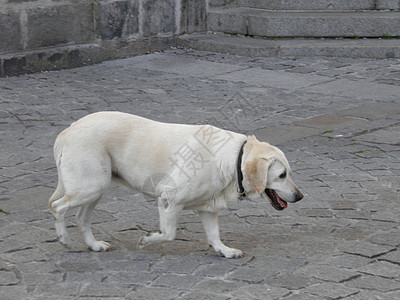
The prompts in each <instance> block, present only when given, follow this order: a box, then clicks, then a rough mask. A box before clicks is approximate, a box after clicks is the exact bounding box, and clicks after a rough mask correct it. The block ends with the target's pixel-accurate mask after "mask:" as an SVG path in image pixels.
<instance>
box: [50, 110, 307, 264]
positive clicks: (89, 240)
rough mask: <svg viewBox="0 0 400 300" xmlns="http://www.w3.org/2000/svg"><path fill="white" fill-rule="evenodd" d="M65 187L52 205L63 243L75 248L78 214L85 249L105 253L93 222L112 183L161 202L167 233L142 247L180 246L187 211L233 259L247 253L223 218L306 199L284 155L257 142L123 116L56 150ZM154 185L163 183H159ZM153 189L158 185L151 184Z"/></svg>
mask: <svg viewBox="0 0 400 300" xmlns="http://www.w3.org/2000/svg"><path fill="white" fill-rule="evenodd" d="M54 156H55V160H56V163H57V169H58V186H57V189H56V191H55V192H54V194H53V195H52V196H51V198H50V200H49V205H50V208H51V211H52V213H53V215H54V217H55V219H56V222H55V224H56V230H57V235H58V238H59V240H60V242H61V243H63V244H65V245H68V243H69V238H68V233H67V229H66V225H65V221H64V217H65V214H66V212H67V211H68V210H69V209H70V208H74V207H78V208H79V209H78V212H77V215H76V217H77V221H78V224H79V227H80V229H81V231H82V233H83V236H84V239H85V243H86V245H87V246H88V247H89V248H90V249H91V250H93V251H106V250H109V249H110V244H109V243H107V242H103V241H96V240H95V238H94V237H93V234H92V230H91V227H90V224H91V215H92V212H93V209H94V207H95V206H96V204H97V203H98V201H99V200H100V198H101V196H102V195H103V193H104V191H105V190H106V189H107V187H108V186H109V185H110V182H111V180H112V179H115V180H118V181H119V182H122V183H124V184H125V185H127V186H129V187H130V188H132V189H134V190H137V191H140V192H142V193H145V194H151V195H152V196H154V197H155V199H156V200H157V201H158V210H159V215H160V232H159V233H152V234H150V235H147V236H144V237H142V238H141V239H140V241H139V247H140V248H141V247H144V246H146V245H149V244H152V243H156V242H164V241H171V240H173V239H174V238H175V233H176V228H177V225H178V219H179V216H180V214H181V212H182V210H184V209H191V210H196V211H197V212H198V213H199V216H200V219H201V221H202V223H203V226H204V229H205V232H206V235H207V239H208V243H209V244H210V245H211V246H212V247H213V248H214V250H215V251H216V252H218V253H221V254H222V255H224V256H225V257H227V258H232V257H234V258H237V257H241V256H243V252H242V251H240V250H238V249H233V248H229V247H227V246H225V245H224V244H223V243H222V242H221V240H220V236H219V227H218V211H219V210H221V209H226V208H227V207H229V205H230V204H232V203H235V202H237V201H238V199H240V198H242V197H244V196H246V194H247V195H248V196H253V197H254V196H260V195H261V197H263V198H264V199H269V201H270V202H271V204H272V206H273V207H274V208H275V209H278V210H282V209H284V208H286V207H287V202H297V201H299V200H301V199H302V198H303V195H302V193H301V192H300V191H299V189H298V188H297V187H296V185H295V184H294V183H293V181H292V179H291V170H290V167H289V164H288V161H287V160H286V158H285V156H284V154H283V152H282V151H281V150H279V149H278V148H276V147H274V146H271V145H269V144H267V143H262V142H259V141H258V140H257V139H256V138H255V137H254V136H249V137H246V136H244V135H242V134H238V133H234V132H230V131H226V130H222V129H219V128H216V127H213V126H210V125H196V126H194V125H180V124H167V123H160V122H155V121H152V120H148V119H145V118H141V117H138V116H134V115H130V114H126V113H120V112H99V113H94V114H91V115H88V116H86V117H84V118H82V119H80V120H78V121H77V122H75V123H73V124H72V125H71V126H70V127H69V128H67V129H66V130H64V131H63V132H61V133H60V134H59V135H58V137H57V139H56V142H55V145H54ZM154 178H158V179H157V180H155V182H154V180H153V179H154ZM146 182H147V183H148V182H151V183H153V185H150V190H149V184H146Z"/></svg>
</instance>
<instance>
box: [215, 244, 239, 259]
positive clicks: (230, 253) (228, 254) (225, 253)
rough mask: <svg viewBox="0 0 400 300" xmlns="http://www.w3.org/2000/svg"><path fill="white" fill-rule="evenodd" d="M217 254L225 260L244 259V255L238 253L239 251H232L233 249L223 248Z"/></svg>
mask: <svg viewBox="0 0 400 300" xmlns="http://www.w3.org/2000/svg"><path fill="white" fill-rule="evenodd" d="M219 253H220V254H221V255H223V256H225V258H241V257H244V253H243V252H242V251H240V250H239V249H234V248H228V247H227V248H225V249H223V250H220V251H219Z"/></svg>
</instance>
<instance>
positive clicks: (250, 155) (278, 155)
mask: <svg viewBox="0 0 400 300" xmlns="http://www.w3.org/2000/svg"><path fill="white" fill-rule="evenodd" d="M242 172H243V186H244V188H245V190H246V192H248V193H257V194H258V195H261V197H262V198H264V199H269V201H270V203H271V205H272V206H273V207H274V208H275V209H277V210H282V209H284V208H286V207H287V205H288V204H287V202H291V203H294V202H297V201H300V200H301V199H302V198H303V194H302V193H301V192H300V190H299V189H298V188H297V186H296V185H295V184H294V182H293V180H292V178H291V175H292V171H291V169H290V166H289V163H288V161H287V159H286V157H285V155H284V153H283V152H282V151H281V150H280V149H278V148H277V147H274V146H271V145H270V144H268V143H264V142H259V141H258V140H257V139H256V138H255V137H254V136H251V137H248V140H247V143H246V145H245V148H244V153H243V160H242Z"/></svg>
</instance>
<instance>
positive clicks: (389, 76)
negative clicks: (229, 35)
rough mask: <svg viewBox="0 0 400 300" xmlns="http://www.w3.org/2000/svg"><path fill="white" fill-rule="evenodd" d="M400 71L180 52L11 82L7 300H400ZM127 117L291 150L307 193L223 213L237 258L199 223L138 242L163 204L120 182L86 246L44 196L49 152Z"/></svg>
mask: <svg viewBox="0 0 400 300" xmlns="http://www.w3.org/2000/svg"><path fill="white" fill-rule="evenodd" d="M399 74H400V67H399V61H398V60H396V59H387V60H371V59H338V58H336V59H334V58H321V57H320V58H307V57H305V58H300V59H289V58H287V59H284V58H257V59H255V58H249V57H244V56H234V55H226V54H224V55H222V54H214V53H211V52H200V51H189V50H176V49H175V50H170V51H166V52H163V53H154V54H150V55H146V56H138V57H133V58H129V59H124V60H117V61H111V62H106V63H103V64H100V65H96V66H91V67H84V68H79V69H71V70H63V71H54V72H48V73H41V74H33V75H25V76H20V77H10V78H1V79H0V103H1V107H0V124H1V129H0V130H1V135H0V140H1V143H0V153H1V155H0V168H1V173H0V209H1V211H0V228H1V230H0V292H1V295H2V296H1V298H2V299H65V300H70V299H80V298H89V299H159V298H161V297H162V298H164V299H284V300H288V299H296V300H299V299H307V300H310V299H397V298H398V297H399V293H400V275H399V274H400V259H399V257H400V254H399V246H400V239H399V224H400V185H399V182H400V175H399V171H400V148H399V144H398V139H399V136H398V132H399V126H400V114H399V105H400V100H399V96H398V95H400V85H399V80H398V78H399ZM100 110H121V111H125V112H129V113H134V114H138V115H142V116H144V117H149V118H152V119H156V120H160V121H167V122H179V123H192V124H194V123H201V124H204V123H211V124H214V125H217V126H220V127H223V128H227V129H231V130H234V131H238V132H242V133H247V134H253V133H255V134H256V135H257V136H259V138H260V139H262V140H266V141H271V142H273V143H275V144H279V146H280V147H281V149H282V150H284V151H285V153H286V155H287V157H288V159H289V161H290V163H291V166H292V168H293V171H294V178H295V181H296V183H298V185H299V187H300V189H301V190H302V192H304V194H305V198H304V200H302V201H301V202H299V203H297V204H296V205H290V206H289V208H288V209H287V210H285V211H284V212H277V211H275V210H274V209H273V208H272V207H271V206H270V205H269V204H268V203H265V202H264V201H262V200H261V199H259V200H255V201H249V200H243V201H242V202H240V203H238V204H237V205H236V206H235V207H233V208H232V209H231V210H230V211H228V212H223V213H221V217H220V226H221V236H222V239H223V241H224V242H226V243H227V244H228V245H231V246H233V247H237V248H240V249H242V250H244V251H245V254H246V255H245V257H244V258H241V259H237V260H228V259H224V258H222V257H219V256H217V255H215V254H214V253H213V252H212V251H210V250H209V249H208V246H207V244H206V240H205V234H204V232H203V229H202V225H201V223H200V220H199V219H198V218H197V216H196V214H195V213H193V212H190V211H188V212H185V213H184V214H183V216H182V218H181V221H180V224H179V229H178V233H177V240H175V241H174V242H171V243H166V244H161V245H153V246H150V247H148V248H145V249H142V250H138V249H136V243H137V241H138V239H139V237H140V236H142V235H144V234H146V232H148V231H151V230H156V229H157V228H158V216H157V210H156V205H155V202H154V201H153V200H152V199H148V198H144V197H143V196H142V195H140V194H135V193H133V192H131V191H129V190H127V189H126V188H121V187H112V188H111V189H110V190H109V191H108V192H107V193H106V195H105V196H104V198H103V199H102V201H101V202H100V203H99V205H98V206H97V208H96V210H95V216H94V222H93V230H94V234H95V235H96V237H98V238H99V239H104V240H106V241H109V242H111V244H112V245H113V249H114V250H113V251H111V252H106V253H94V252H90V251H88V250H87V249H86V248H85V246H84V243H83V241H82V237H81V235H80V234H79V232H78V229H77V226H76V222H75V219H74V216H73V214H70V215H69V216H68V218H67V224H68V229H69V231H70V232H71V239H72V248H70V249H67V248H64V247H63V246H62V245H61V244H59V243H58V241H57V240H56V234H55V230H54V221H53V218H52V216H51V214H50V212H49V210H48V206H47V201H48V198H49V196H50V195H51V193H52V192H53V190H54V188H55V186H56V182H57V173H56V168H55V165H54V161H53V158H52V145H53V142H54V139H55V137H56V136H57V134H58V133H59V132H60V131H61V130H62V129H64V128H65V127H66V126H68V125H69V124H70V123H71V122H73V121H74V120H76V119H78V118H80V117H82V116H84V115H86V114H88V113H92V112H95V111H100Z"/></svg>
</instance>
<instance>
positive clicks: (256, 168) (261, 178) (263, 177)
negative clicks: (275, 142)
mask: <svg viewBox="0 0 400 300" xmlns="http://www.w3.org/2000/svg"><path fill="white" fill-rule="evenodd" d="M274 161H275V158H273V157H272V158H259V159H255V160H252V161H248V162H245V164H244V170H243V171H244V172H243V173H244V176H245V177H246V179H247V180H248V181H249V183H250V184H251V185H252V186H253V188H254V190H255V191H256V192H257V194H261V193H262V192H263V191H264V190H265V188H266V186H267V181H268V169H269V167H270V166H271V164H272V163H273V162H274Z"/></svg>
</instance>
